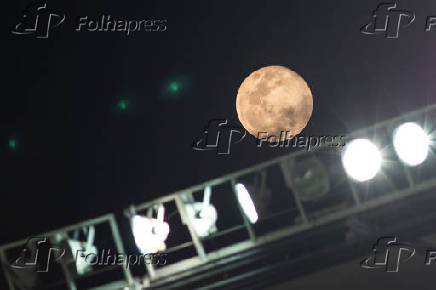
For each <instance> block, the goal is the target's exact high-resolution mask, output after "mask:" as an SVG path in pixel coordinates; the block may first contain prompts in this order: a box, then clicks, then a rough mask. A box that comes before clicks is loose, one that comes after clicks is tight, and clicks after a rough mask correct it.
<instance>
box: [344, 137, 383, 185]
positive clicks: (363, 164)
mask: <svg viewBox="0 0 436 290" xmlns="http://www.w3.org/2000/svg"><path fill="white" fill-rule="evenodd" d="M381 162H382V158H381V154H380V151H379V150H378V148H377V146H375V145H374V144H373V143H372V142H371V141H369V140H368V139H354V140H352V141H351V142H350V143H348V145H347V146H346V147H345V151H344V153H343V155H342V164H343V166H344V168H345V171H346V172H347V174H348V175H349V176H351V177H352V178H353V179H355V180H357V181H367V180H370V179H372V178H373V177H374V176H375V175H376V174H377V172H378V171H379V169H380V166H381Z"/></svg>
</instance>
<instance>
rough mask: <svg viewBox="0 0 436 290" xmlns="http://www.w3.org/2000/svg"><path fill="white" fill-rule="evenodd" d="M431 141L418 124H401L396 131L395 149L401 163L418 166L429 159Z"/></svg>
mask: <svg viewBox="0 0 436 290" xmlns="http://www.w3.org/2000/svg"><path fill="white" fill-rule="evenodd" d="M429 144H430V140H429V137H428V136H427V134H426V133H425V132H424V130H423V129H422V128H421V127H420V126H419V125H418V124H416V123H412V122H407V123H404V124H401V125H400V126H399V127H398V128H397V129H395V131H394V148H395V151H396V152H397V155H398V157H400V159H401V161H403V162H404V163H406V164H407V165H409V166H416V165H419V164H421V163H422V162H424V160H425V159H426V158H427V153H428V148H429Z"/></svg>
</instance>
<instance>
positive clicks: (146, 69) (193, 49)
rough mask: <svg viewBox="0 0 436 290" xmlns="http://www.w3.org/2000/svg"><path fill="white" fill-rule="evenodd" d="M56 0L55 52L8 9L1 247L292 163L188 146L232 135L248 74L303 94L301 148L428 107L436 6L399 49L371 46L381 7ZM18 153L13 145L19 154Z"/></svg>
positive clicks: (406, 5)
mask: <svg viewBox="0 0 436 290" xmlns="http://www.w3.org/2000/svg"><path fill="white" fill-rule="evenodd" d="M59 2H60V1H52V2H48V7H50V8H51V9H56V10H58V11H61V12H63V13H65V14H66V20H65V22H64V23H63V24H62V25H61V26H59V27H57V28H53V29H52V30H51V31H50V36H49V38H48V39H36V38H35V37H34V36H23V35H14V34H12V33H11V32H10V29H11V27H13V26H14V25H15V24H17V23H18V22H19V21H20V19H21V16H22V11H23V9H24V8H25V7H26V6H27V5H28V4H29V1H14V2H10V3H8V4H7V5H8V6H9V7H4V8H2V14H3V16H4V17H3V22H6V23H5V24H4V25H2V27H3V29H2V33H3V36H2V38H3V40H4V41H3V42H2V47H3V49H4V50H3V53H2V55H3V62H2V68H3V74H2V75H3V80H4V85H3V87H4V88H5V90H3V92H2V96H1V100H2V101H1V105H0V137H1V144H2V146H1V154H0V166H1V167H2V168H3V170H2V173H1V178H0V194H1V202H0V205H1V207H0V211H1V216H2V219H1V228H2V231H1V232H0V244H3V243H5V242H9V241H13V240H17V239H21V238H25V237H28V236H30V235H32V234H37V233H40V232H44V231H48V230H52V229H56V228H59V227H63V226H66V225H69V224H72V223H76V222H80V221H82V220H85V219H88V218H93V217H97V216H99V215H102V214H105V213H109V212H115V213H116V214H117V215H118V216H119V217H120V218H122V215H121V212H122V210H123V209H124V208H126V207H128V206H129V205H131V204H137V203H140V202H144V201H148V200H151V199H152V198H154V197H157V196H161V195H164V194H167V193H171V192H173V191H175V190H179V189H182V188H185V187H188V186H191V185H195V184H198V183H201V182H203V181H206V180H208V179H212V178H215V177H219V176H221V175H224V174H227V173H231V172H234V171H236V170H239V169H243V168H245V167H248V166H250V165H254V164H257V163H260V162H261V161H265V160H268V159H271V158H273V157H275V156H280V155H284V154H287V153H289V152H290V151H292V150H295V149H292V148H281V149H273V148H257V147H256V146H255V145H254V142H255V139H254V138H253V137H251V136H249V137H248V141H246V142H243V143H240V144H237V145H235V146H234V147H232V151H231V154H230V155H217V154H216V153H215V152H213V151H206V152H199V151H194V150H193V149H192V147H191V146H192V143H193V142H194V141H195V140H197V139H198V138H200V137H202V130H203V128H204V126H206V124H207V123H208V121H209V120H211V119H215V118H223V119H225V118H227V119H229V120H230V122H231V124H233V125H237V126H240V123H239V121H238V119H237V114H236V107H235V99H236V94H237V90H238V87H239V85H240V84H241V82H242V81H243V79H244V78H245V77H246V76H248V74H250V73H251V72H252V71H253V70H256V69H258V68H260V67H262V66H267V65H283V66H286V67H289V68H291V69H293V70H295V71H297V72H298V73H299V74H300V75H301V76H302V77H303V78H304V79H305V80H306V81H307V82H308V84H309V86H310V88H311V90H312V93H313V96H314V111H313V115H312V118H311V120H310V121H309V124H308V126H307V128H306V129H305V130H304V131H303V132H302V135H305V136H309V135H332V134H346V133H347V132H350V131H353V130H355V129H358V128H360V127H363V126H367V125H371V124H373V123H375V122H376V121H379V120H384V119H387V118H389V117H392V116H396V115H399V114H402V113H404V112H407V111H410V110H414V109H417V108H420V107H422V106H425V105H427V104H431V103H434V102H435V100H436V82H435V78H436V53H435V51H436V50H435V47H436V28H435V29H434V31H430V32H425V21H426V17H427V16H430V15H436V2H435V1H433V0H427V1H411V0H410V1H399V2H398V4H399V8H400V9H407V10H410V11H413V12H415V14H416V20H415V22H414V23H413V25H411V26H409V27H407V28H404V29H402V30H401V31H400V37H399V38H398V39H387V38H385V37H384V36H383V35H364V34H362V33H360V31H359V30H360V28H361V27H362V26H363V25H365V24H367V23H369V22H370V21H371V15H372V11H373V10H374V9H375V8H376V7H377V5H378V4H379V2H378V1H359V2H357V1H355V2H353V3H351V2H350V1H345V0H344V1H303V0H301V1H266V0H265V1H239V2H237V3H236V1H162V0H160V1H129V3H128V4H127V3H126V2H122V1H102V0H98V1H97V0H96V1H80V2H77V1H75V2H73V1H63V3H59ZM101 14H110V15H111V16H113V17H114V18H118V19H149V18H153V19H165V20H167V30H166V31H163V32H135V33H132V34H131V35H129V36H127V35H126V34H125V33H123V32H86V31H83V32H76V31H74V28H75V26H76V17H78V16H86V15H87V16H90V17H95V18H98V16H99V15H101ZM11 140H15V143H14V142H12V143H11Z"/></svg>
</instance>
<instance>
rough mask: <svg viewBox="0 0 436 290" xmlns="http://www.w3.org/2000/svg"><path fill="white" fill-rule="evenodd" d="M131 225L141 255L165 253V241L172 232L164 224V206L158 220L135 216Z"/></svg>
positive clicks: (159, 212)
mask: <svg viewBox="0 0 436 290" xmlns="http://www.w3.org/2000/svg"><path fill="white" fill-rule="evenodd" d="M131 225H132V231H133V236H134V238H135V243H136V246H137V247H138V248H139V250H140V251H141V253H143V254H152V253H157V252H160V251H165V249H166V245H165V240H166V239H167V237H168V234H169V232H170V227H169V225H168V224H167V223H166V222H164V207H163V205H160V206H159V208H158V214H157V219H155V218H150V217H145V216H141V215H133V216H132V218H131Z"/></svg>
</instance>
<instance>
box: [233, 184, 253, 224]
mask: <svg viewBox="0 0 436 290" xmlns="http://www.w3.org/2000/svg"><path fill="white" fill-rule="evenodd" d="M235 188H236V195H237V197H238V202H239V204H240V205H241V208H242V210H243V212H244V214H245V216H246V217H247V218H248V220H249V221H250V223H252V224H254V223H256V222H257V219H258V215H257V212H256V207H255V206H254V203H253V200H252V199H251V196H250V193H249V192H248V191H247V189H246V188H245V186H244V185H243V184H242V183H238V184H236V185H235Z"/></svg>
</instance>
